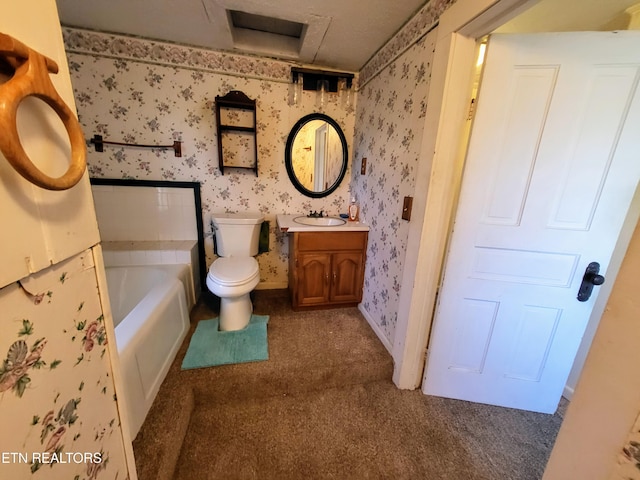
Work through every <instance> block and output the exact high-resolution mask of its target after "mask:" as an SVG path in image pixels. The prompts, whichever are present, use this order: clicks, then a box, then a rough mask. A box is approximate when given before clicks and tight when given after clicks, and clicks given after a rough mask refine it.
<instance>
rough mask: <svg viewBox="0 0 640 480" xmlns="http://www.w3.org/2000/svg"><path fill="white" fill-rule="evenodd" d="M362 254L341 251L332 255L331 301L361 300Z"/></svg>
mask: <svg viewBox="0 0 640 480" xmlns="http://www.w3.org/2000/svg"><path fill="white" fill-rule="evenodd" d="M363 263H364V262H363V254H362V253H360V252H341V253H334V254H333V255H332V265H331V276H332V279H331V281H332V284H331V295H330V297H329V301H331V302H340V303H346V302H356V303H359V302H360V301H361V300H362V273H363Z"/></svg>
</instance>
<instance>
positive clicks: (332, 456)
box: [134, 291, 561, 480]
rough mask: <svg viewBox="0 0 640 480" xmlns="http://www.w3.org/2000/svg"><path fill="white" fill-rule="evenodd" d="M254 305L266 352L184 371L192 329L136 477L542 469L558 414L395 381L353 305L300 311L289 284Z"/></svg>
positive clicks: (520, 474)
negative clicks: (430, 392) (403, 386)
mask: <svg viewBox="0 0 640 480" xmlns="http://www.w3.org/2000/svg"><path fill="white" fill-rule="evenodd" d="M254 306H255V312H256V313H258V314H268V315H270V320H269V325H268V340H269V357H270V358H269V360H268V361H265V362H256V363H248V364H239V365H227V366H221V367H213V368H206V369H197V370H188V371H181V370H180V363H181V361H182V357H183V356H184V354H185V352H186V347H187V346H188V338H187V340H185V344H184V345H183V347H182V349H181V351H180V353H179V354H178V357H177V358H176V361H175V362H174V364H173V366H172V368H171V370H170V372H169V375H168V376H167V379H166V380H165V382H164V384H163V386H162V388H161V390H160V394H159V395H158V398H157V400H156V402H155V403H154V405H153V407H152V409H151V412H150V413H149V416H148V417H147V419H146V421H145V424H144V425H143V427H142V429H141V431H140V433H139V434H138V437H137V438H136V440H135V441H134V452H135V455H136V464H137V469H138V475H139V478H140V480H150V479H172V478H174V479H180V480H182V479H185V480H186V479H195V480H199V479H301V478H307V479H333V478H335V479H487V480H501V479H505V480H506V479H538V478H541V476H542V472H543V471H544V467H545V464H546V461H547V458H548V456H549V453H550V451H551V448H552V446H553V442H554V439H555V436H556V434H557V431H558V429H559V427H560V423H561V418H560V417H559V416H558V415H553V416H552V415H541V414H534V413H531V412H522V411H517V410H511V409H504V408H498V407H491V406H487V405H479V404H473V403H469V402H462V401H456V400H450V399H442V398H436V397H426V396H424V395H422V394H421V393H420V392H418V391H401V390H398V389H397V388H395V386H394V385H393V383H392V382H391V375H392V369H393V367H392V361H391V358H390V356H389V354H388V353H387V351H386V349H385V348H384V347H383V346H382V345H381V343H380V342H379V340H378V339H377V337H376V336H375V334H374V333H373V332H372V331H371V328H370V327H369V326H368V324H367V323H366V321H365V320H364V319H363V318H362V315H361V314H360V312H359V311H358V310H357V309H356V308H348V309H337V310H323V311H314V312H303V313H300V312H293V311H291V309H290V308H289V302H288V298H287V296H286V292H285V291H259V292H256V296H255V300H254ZM215 310H216V307H215V305H207V304H206V303H205V302H201V304H200V305H199V306H198V307H196V309H194V312H193V313H192V331H193V328H194V327H195V324H196V323H197V320H199V319H203V318H210V317H212V316H214V315H215Z"/></svg>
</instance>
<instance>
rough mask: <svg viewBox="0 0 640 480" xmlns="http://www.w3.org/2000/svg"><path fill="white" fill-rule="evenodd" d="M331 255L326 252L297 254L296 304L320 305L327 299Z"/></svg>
mask: <svg viewBox="0 0 640 480" xmlns="http://www.w3.org/2000/svg"><path fill="white" fill-rule="evenodd" d="M330 279H331V255H330V254H328V253H320V252H319V253H300V254H298V285H297V304H298V305H299V306H307V305H320V304H325V303H327V302H328V301H329V287H330Z"/></svg>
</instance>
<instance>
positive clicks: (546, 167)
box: [423, 32, 640, 413]
mask: <svg viewBox="0 0 640 480" xmlns="http://www.w3.org/2000/svg"><path fill="white" fill-rule="evenodd" d="M486 58H487V60H486V64H485V68H484V72H483V77H482V83H481V87H480V94H479V102H478V110H477V113H476V118H475V121H474V126H473V129H472V134H471V139H470V143H469V151H468V154H467V160H466V165H465V173H464V179H463V183H462V190H461V195H460V201H459V206H458V211H457V215H456V220H455V224H454V230H453V235H452V239H451V245H450V250H449V253H448V257H447V261H446V265H445V273H444V281H443V286H442V290H441V295H440V300H439V303H438V307H437V311H436V317H435V321H434V327H433V333H432V338H431V343H430V346H429V351H428V357H427V366H426V370H425V377H424V383H423V391H424V393H426V394H432V395H439V396H444V397H451V398H458V399H463V400H470V401H475V402H481V403H489V404H494V405H501V406H507V407H514V408H521V409H527V410H533V411H539V412H546V413H551V412H554V411H555V409H556V407H557V404H558V400H559V398H560V395H561V394H562V390H563V387H564V385H565V382H566V379H567V376H568V374H569V372H570V369H571V366H572V363H573V360H574V357H575V354H576V351H577V349H578V347H579V345H580V341H581V339H582V335H583V333H584V329H585V327H586V325H587V321H588V319H589V315H590V313H591V310H592V307H593V304H594V300H595V298H596V296H597V295H598V290H599V288H598V287H597V286H596V287H594V290H593V295H592V296H591V298H590V299H589V300H588V301H586V302H579V301H578V300H577V299H576V295H577V293H578V289H579V287H580V284H581V281H582V277H583V275H584V271H585V268H586V267H587V265H588V264H589V263H590V262H599V263H600V265H601V274H603V275H605V276H606V270H607V265H608V263H609V260H610V257H611V254H612V251H613V248H614V246H615V242H616V240H617V238H618V235H619V231H620V229H621V227H622V224H623V221H624V218H625V215H626V213H627V211H628V208H629V205H630V202H631V199H632V197H633V194H634V191H635V189H636V187H637V185H638V180H639V178H640V91H639V87H638V84H639V81H640V32H618V33H610V32H598V33H594V32H590V33H562V34H535V35H494V36H492V37H491V38H490V41H489V45H488V49H487V56H486Z"/></svg>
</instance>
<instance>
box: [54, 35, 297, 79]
mask: <svg viewBox="0 0 640 480" xmlns="http://www.w3.org/2000/svg"><path fill="white" fill-rule="evenodd" d="M62 36H63V39H64V45H65V48H66V50H67V53H76V54H82V55H93V56H101V57H107V58H114V59H118V60H135V61H138V62H144V63H152V64H156V65H163V66H171V67H180V68H187V69H192V70H204V71H207V72H212V73H217V74H222V75H236V76H241V77H244V78H254V79H258V80H271V81H276V82H283V83H288V82H289V79H290V77H291V67H292V66H294V65H298V64H296V63H294V62H285V61H278V60H272V59H268V58H261V57H252V56H248V55H238V54H235V53H228V52H219V51H214V50H208V49H205V48H199V47H194V46H187V45H179V44H174V43H169V42H161V41H156V40H148V39H144V38H138V37H130V36H126V35H119V34H111V33H103V32H96V31H92V30H85V29H80V28H73V27H63V28H62Z"/></svg>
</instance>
